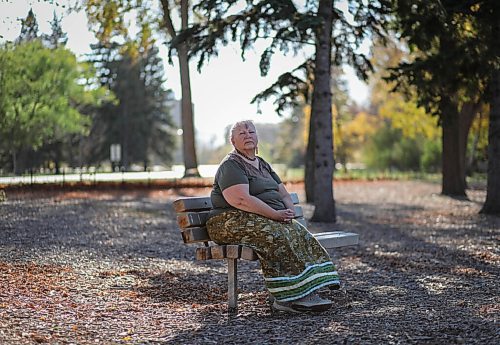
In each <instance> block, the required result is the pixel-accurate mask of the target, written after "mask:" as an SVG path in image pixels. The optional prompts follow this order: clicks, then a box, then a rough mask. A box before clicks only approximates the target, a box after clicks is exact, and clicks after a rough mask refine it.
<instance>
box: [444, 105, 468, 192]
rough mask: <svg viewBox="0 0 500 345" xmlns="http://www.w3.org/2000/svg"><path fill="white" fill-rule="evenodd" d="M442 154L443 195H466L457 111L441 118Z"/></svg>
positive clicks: (447, 113)
mask: <svg viewBox="0 0 500 345" xmlns="http://www.w3.org/2000/svg"><path fill="white" fill-rule="evenodd" d="M442 127H443V138H442V145H443V156H442V164H443V166H442V173H443V182H442V191H441V193H442V194H443V195H449V196H456V197H466V194H465V189H466V185H465V167H464V164H463V160H462V156H461V154H460V152H461V140H460V135H459V133H460V118H459V115H458V114H457V113H455V114H452V113H450V112H446V114H445V116H443V118H442Z"/></svg>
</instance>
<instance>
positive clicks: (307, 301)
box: [207, 121, 340, 312]
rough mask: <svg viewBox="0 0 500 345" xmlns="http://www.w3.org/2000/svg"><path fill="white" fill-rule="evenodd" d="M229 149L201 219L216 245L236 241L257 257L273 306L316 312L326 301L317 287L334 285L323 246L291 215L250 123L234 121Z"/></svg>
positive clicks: (283, 191)
mask: <svg viewBox="0 0 500 345" xmlns="http://www.w3.org/2000/svg"><path fill="white" fill-rule="evenodd" d="M230 140H231V143H232V145H233V147H234V150H233V151H231V152H230V153H229V154H228V155H227V156H226V157H225V158H224V159H223V160H222V162H221V164H220V166H219V168H218V170H217V173H216V175H215V181H214V185H213V189H212V193H211V196H210V197H211V201H212V207H213V209H212V211H211V212H210V218H209V220H208V221H207V231H208V233H209V235H210V238H211V239H212V240H213V241H215V242H216V243H218V244H242V245H245V246H247V247H250V248H252V249H253V250H254V251H255V252H256V253H257V255H258V257H259V259H260V263H261V267H262V271H263V275H264V279H265V284H266V287H267V288H268V289H269V292H270V293H271V294H272V295H273V296H274V303H273V308H274V309H276V310H280V311H288V312H308V311H314V312H321V311H326V310H328V309H329V308H330V307H331V305H332V302H331V301H330V300H328V299H323V298H321V297H320V296H319V295H318V294H317V290H318V289H319V288H321V287H324V286H328V285H330V287H331V288H334V287H337V288H338V286H339V284H340V283H339V277H338V274H337V271H336V268H335V266H334V264H333V263H332V261H331V259H330V256H329V255H328V253H327V252H326V250H325V249H324V248H323V247H322V246H321V245H320V244H319V242H318V241H317V240H316V239H315V238H314V237H313V236H312V234H311V233H310V232H309V231H307V229H306V228H305V227H304V226H303V225H301V224H300V223H299V222H297V221H295V220H294V219H293V218H294V216H295V211H294V207H293V202H292V199H291V197H290V194H288V192H287V190H286V189H285V186H284V185H283V183H282V182H281V180H280V178H279V177H278V175H277V174H276V173H275V172H274V171H273V169H272V168H271V166H270V165H269V164H268V163H267V162H266V161H264V160H263V159H262V158H261V157H258V156H256V155H255V154H256V153H258V148H257V144H258V138H257V132H256V130H255V126H254V124H253V123H252V122H251V121H241V122H237V123H235V124H234V125H233V126H232V128H231V132H230Z"/></svg>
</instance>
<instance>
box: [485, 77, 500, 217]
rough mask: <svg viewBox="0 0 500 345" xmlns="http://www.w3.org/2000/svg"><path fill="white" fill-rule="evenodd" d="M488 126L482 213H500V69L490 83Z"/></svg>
mask: <svg viewBox="0 0 500 345" xmlns="http://www.w3.org/2000/svg"><path fill="white" fill-rule="evenodd" d="M490 92H491V101H490V123H489V127H488V182H487V187H486V201H485V202H484V205H483V207H482V209H481V211H480V212H481V213H486V214H496V215H500V70H495V71H493V75H492V78H491V83H490Z"/></svg>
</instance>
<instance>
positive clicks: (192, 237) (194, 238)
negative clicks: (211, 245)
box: [182, 228, 211, 243]
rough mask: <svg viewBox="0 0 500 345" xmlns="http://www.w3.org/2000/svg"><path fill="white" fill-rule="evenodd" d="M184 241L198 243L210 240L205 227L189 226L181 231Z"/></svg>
mask: <svg viewBox="0 0 500 345" xmlns="http://www.w3.org/2000/svg"><path fill="white" fill-rule="evenodd" d="M182 240H183V241H184V243H199V242H208V241H211V239H210V236H209V235H208V232H207V229H206V228H189V229H185V230H184V231H182Z"/></svg>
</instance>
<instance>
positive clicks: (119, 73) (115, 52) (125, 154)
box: [85, 42, 175, 169]
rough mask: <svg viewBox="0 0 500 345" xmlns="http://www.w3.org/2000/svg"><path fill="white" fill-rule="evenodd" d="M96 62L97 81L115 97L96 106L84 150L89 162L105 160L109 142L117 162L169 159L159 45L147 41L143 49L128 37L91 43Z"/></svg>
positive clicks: (171, 137) (166, 93)
mask: <svg viewBox="0 0 500 345" xmlns="http://www.w3.org/2000/svg"><path fill="white" fill-rule="evenodd" d="M93 50H94V53H93V56H94V57H95V58H96V59H95V60H94V63H95V64H96V66H97V68H98V71H99V79H100V82H101V85H103V86H106V87H108V88H109V89H110V90H111V91H112V92H113V94H114V95H115V97H116V102H108V103H106V104H105V105H103V106H102V107H101V108H99V109H98V110H97V114H96V116H95V118H94V124H93V127H92V130H91V134H90V137H89V139H88V140H87V141H86V144H85V145H86V151H87V152H88V159H89V160H90V162H93V163H99V162H103V161H105V160H107V159H108V157H109V147H110V145H111V144H115V143H118V144H120V145H121V154H122V156H121V162H120V165H121V166H122V167H123V168H125V169H129V168H130V165H131V164H134V163H137V164H141V165H143V167H144V169H146V168H147V167H148V166H150V164H151V162H152V161H157V162H162V163H169V162H170V161H171V160H172V152H173V147H174V145H175V144H174V135H173V133H172V132H171V128H172V123H171V119H170V115H169V113H168V107H167V105H166V104H167V101H168V100H169V99H171V98H172V95H171V92H170V91H168V90H165V89H164V87H163V82H164V79H163V78H164V71H163V67H162V64H161V60H160V58H159V56H158V49H157V48H156V47H154V45H153V42H151V43H150V44H149V45H148V46H147V47H146V48H144V49H143V48H141V47H138V46H137V45H135V44H134V43H132V42H129V43H127V44H126V45H123V46H120V45H118V44H112V45H109V46H105V45H102V44H98V45H96V46H94V47H93Z"/></svg>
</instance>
